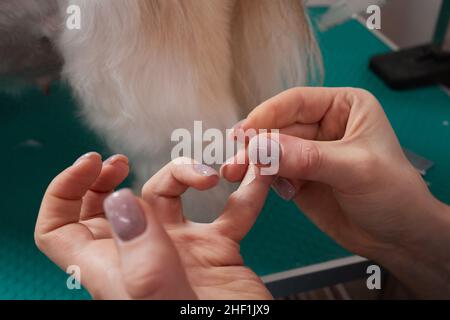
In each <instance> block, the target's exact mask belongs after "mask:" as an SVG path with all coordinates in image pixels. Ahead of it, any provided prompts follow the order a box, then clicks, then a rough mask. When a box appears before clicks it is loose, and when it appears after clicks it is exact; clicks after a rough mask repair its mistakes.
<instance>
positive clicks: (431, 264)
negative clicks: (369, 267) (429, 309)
mask: <svg viewBox="0 0 450 320" xmlns="http://www.w3.org/2000/svg"><path fill="white" fill-rule="evenodd" d="M421 213H422V215H421V216H417V218H418V221H417V226H418V227H419V228H420V230H419V229H418V230H411V231H410V232H413V233H415V234H414V236H413V237H411V239H413V240H412V241H411V240H409V241H406V242H399V243H397V244H394V245H392V246H391V247H390V250H386V251H385V252H383V253H380V254H378V255H377V256H376V257H375V259H374V260H375V261H377V262H379V263H380V264H381V265H383V266H384V267H385V268H386V269H388V270H389V271H390V272H391V273H393V274H394V275H395V276H396V277H397V278H398V279H399V280H400V281H402V282H403V283H404V284H405V285H406V286H407V287H409V288H410V289H411V290H413V291H414V292H415V293H416V294H417V295H418V296H419V297H433V298H442V297H447V298H448V297H450V207H449V206H447V205H445V204H444V203H442V202H440V201H438V200H437V199H435V198H434V197H432V201H430V202H429V203H428V204H427V206H426V207H425V208H422V211H421ZM420 217H423V220H422V219H421V218H420Z"/></svg>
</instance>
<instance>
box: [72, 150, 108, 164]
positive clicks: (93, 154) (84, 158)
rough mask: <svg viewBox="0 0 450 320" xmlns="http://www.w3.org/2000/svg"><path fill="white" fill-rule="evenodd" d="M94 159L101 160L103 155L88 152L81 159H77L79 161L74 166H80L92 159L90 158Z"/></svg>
mask: <svg viewBox="0 0 450 320" xmlns="http://www.w3.org/2000/svg"><path fill="white" fill-rule="evenodd" d="M94 157H99V158H101V155H100V154H98V153H97V152H88V153H86V154H84V155H82V156H81V157H79V158H78V159H77V161H75V162H74V164H73V166H76V165H78V164H80V163H81V162H83V161H84V160H86V159H90V158H94Z"/></svg>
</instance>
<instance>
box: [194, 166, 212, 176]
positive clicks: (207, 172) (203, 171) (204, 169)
mask: <svg viewBox="0 0 450 320" xmlns="http://www.w3.org/2000/svg"><path fill="white" fill-rule="evenodd" d="M192 167H193V168H194V171H195V172H197V173H198V174H199V175H201V176H204V177H211V176H217V175H218V174H217V171H216V170H214V169H213V168H211V167H208V166H207V165H204V164H193V165H192Z"/></svg>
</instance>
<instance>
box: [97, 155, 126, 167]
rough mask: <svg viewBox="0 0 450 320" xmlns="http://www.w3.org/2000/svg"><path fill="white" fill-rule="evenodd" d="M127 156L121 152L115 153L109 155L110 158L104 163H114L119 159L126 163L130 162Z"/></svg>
mask: <svg viewBox="0 0 450 320" xmlns="http://www.w3.org/2000/svg"><path fill="white" fill-rule="evenodd" d="M126 159H127V158H126V157H125V156H123V155H121V154H115V155H113V156H111V157H109V158H108V159H106V160H105V161H104V162H103V164H104V165H110V164H114V163H116V162H117V161H123V162H124V163H125V164H128V161H127V160H126Z"/></svg>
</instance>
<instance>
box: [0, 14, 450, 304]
mask: <svg viewBox="0 0 450 320" xmlns="http://www.w3.org/2000/svg"><path fill="white" fill-rule="evenodd" d="M319 12H322V11H320V10H317V9H314V10H312V15H313V17H314V16H316V15H317V13H319ZM318 37H319V42H320V46H321V48H322V51H323V55H324V61H325V69H326V81H325V84H326V85H327V86H356V87H362V88H366V89H368V90H370V91H371V92H372V93H374V94H375V95H376V96H377V97H378V98H379V99H380V101H381V103H382V104H383V106H384V108H385V110H386V113H387V115H388V117H389V119H390V120H391V121H392V125H393V127H394V129H395V131H396V133H397V134H398V137H399V139H400V141H401V143H402V145H403V146H404V147H405V148H407V149H409V150H411V151H413V152H416V153H418V154H420V155H422V156H424V157H426V158H428V159H430V160H432V161H433V162H434V163H435V166H434V167H433V168H432V169H431V170H430V171H429V172H428V174H427V176H426V177H425V178H426V180H427V182H429V185H430V188H431V190H432V192H433V193H434V194H435V195H436V196H437V197H438V198H440V199H441V200H443V201H445V202H447V203H450V152H449V151H450V142H449V141H450V126H449V121H450V98H449V97H448V96H447V95H446V94H445V93H444V92H443V91H442V90H440V89H439V88H436V87H431V88H425V89H420V90H415V91H405V92H395V91H392V90H390V89H389V88H387V87H386V86H385V85H384V84H383V83H382V82H381V81H380V80H379V79H378V78H377V77H376V76H375V75H374V74H372V73H371V72H370V71H369V70H368V61H369V58H370V57H371V56H372V55H375V54H379V53H383V52H386V51H388V50H389V48H387V47H386V46H385V45H384V44H383V43H382V42H380V41H379V40H378V39H377V38H375V37H374V36H373V35H372V34H371V33H370V32H369V31H367V30H366V29H365V28H364V27H363V26H362V25H361V24H359V23H358V22H356V21H349V22H348V23H346V24H344V25H342V26H339V27H336V28H334V29H332V30H330V31H328V32H326V33H324V34H319V36H318ZM52 90H53V91H52V94H51V95H50V97H46V96H43V95H42V94H41V93H40V92H38V91H34V90H31V91H28V92H26V93H25V94H23V95H20V96H10V95H5V94H0V141H1V148H2V153H1V157H0V168H1V169H2V174H1V177H2V183H1V186H0V192H1V194H2V196H1V198H2V201H1V202H0V299H89V298H90V297H89V294H88V293H87V292H86V291H84V290H73V291H70V290H68V289H67V287H66V279H67V275H66V274H65V273H64V272H63V271H61V270H59V269H58V268H57V267H56V266H55V265H54V264H53V263H51V262H50V261H49V260H48V259H47V258H46V257H45V256H44V255H42V254H41V253H40V252H39V251H38V250H37V248H36V247H35V245H34V240H33V231H34V224H35V220H36V215H37V213H38V209H39V204H40V201H41V198H42V195H43V193H44V191H45V188H46V186H47V185H48V183H49V182H50V180H51V179H52V177H54V176H55V175H56V174H58V173H59V172H60V171H62V170H63V169H64V168H66V167H67V166H69V165H70V164H71V162H72V161H74V160H75V159H76V158H77V157H78V156H79V155H81V154H83V153H85V152H88V151H92V150H97V151H100V152H102V154H103V156H104V157H107V156H108V155H109V153H108V150H107V148H106V147H105V146H104V144H103V143H102V141H100V140H98V138H96V136H95V135H94V133H93V132H92V131H90V130H89V129H88V128H86V127H85V126H84V125H83V124H82V122H81V121H80V117H79V116H78V115H77V109H76V107H75V104H74V101H73V99H72V98H71V96H70V93H69V91H68V90H67V88H66V87H64V86H63V85H57V86H54V87H53V88H52ZM242 251H243V255H244V258H245V261H246V263H247V264H248V265H249V266H250V267H251V268H253V269H254V270H255V271H256V272H257V273H258V274H260V275H268V274H271V273H275V272H281V271H286V270H289V269H293V268H298V267H303V266H308V265H311V264H316V263H320V262H325V261H329V260H332V259H336V258H343V257H347V256H350V255H351V254H350V253H348V252H347V251H345V250H344V249H342V248H341V247H339V246H338V245H336V244H335V243H334V242H333V241H332V240H331V239H329V238H328V237H327V236H326V235H324V234H323V233H322V232H320V231H319V230H318V229H317V228H316V227H314V226H313V225H312V223H311V222H310V221H309V220H308V219H307V218H306V217H305V216H304V215H302V214H301V213H300V212H299V211H298V210H297V209H296V207H295V206H294V205H293V204H292V203H286V202H283V201H282V200H280V199H279V198H278V197H277V196H275V194H271V195H270V197H269V199H268V201H267V204H266V207H265V209H264V211H263V213H262V214H261V216H260V218H259V219H258V221H257V223H256V226H255V228H254V229H253V230H252V231H251V232H250V234H249V235H248V236H247V238H246V239H245V240H244V241H243V243H242Z"/></svg>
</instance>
